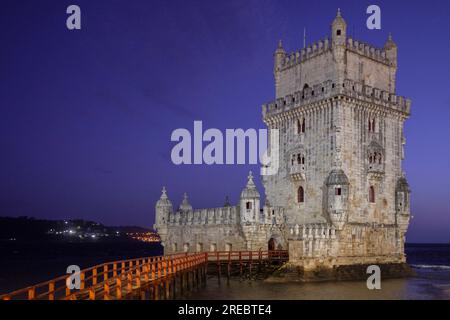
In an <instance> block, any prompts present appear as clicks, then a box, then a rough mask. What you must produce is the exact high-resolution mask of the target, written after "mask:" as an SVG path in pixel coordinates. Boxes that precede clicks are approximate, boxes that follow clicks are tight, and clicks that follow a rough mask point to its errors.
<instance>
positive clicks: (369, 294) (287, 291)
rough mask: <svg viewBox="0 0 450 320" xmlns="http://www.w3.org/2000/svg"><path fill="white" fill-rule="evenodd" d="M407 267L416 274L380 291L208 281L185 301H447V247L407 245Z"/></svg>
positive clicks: (351, 284)
mask: <svg viewBox="0 0 450 320" xmlns="http://www.w3.org/2000/svg"><path fill="white" fill-rule="evenodd" d="M407 254H408V263H409V264H410V265H411V266H412V267H413V269H414V271H415V272H416V273H417V275H416V276H415V277H412V278H408V279H388V280H384V281H383V280H382V282H381V290H368V289H367V287H366V283H365V281H345V282H323V283H288V284H286V283H285V284H274V283H265V282H263V281H259V280H256V281H255V280H254V281H248V280H243V281H240V280H239V279H231V280H230V281H229V282H227V280H226V279H224V278H222V281H221V282H220V283H219V282H218V280H217V278H215V277H210V278H209V279H208V282H207V285H206V287H205V288H203V289H202V290H198V291H196V292H192V293H191V294H189V295H188V296H187V297H186V298H187V299H262V300H264V299H289V300H291V299H450V245H409V246H408V247H407Z"/></svg>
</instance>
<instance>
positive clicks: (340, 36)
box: [331, 9, 347, 45]
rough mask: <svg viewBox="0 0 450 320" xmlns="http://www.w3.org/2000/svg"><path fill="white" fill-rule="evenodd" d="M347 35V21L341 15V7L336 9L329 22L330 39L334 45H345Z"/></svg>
mask: <svg viewBox="0 0 450 320" xmlns="http://www.w3.org/2000/svg"><path fill="white" fill-rule="evenodd" d="M346 37H347V23H346V22H345V20H344V18H342V15H341V9H338V12H337V14H336V18H334V20H333V23H332V24H331V39H332V41H333V44H334V45H345V39H346Z"/></svg>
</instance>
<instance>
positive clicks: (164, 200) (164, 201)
mask: <svg viewBox="0 0 450 320" xmlns="http://www.w3.org/2000/svg"><path fill="white" fill-rule="evenodd" d="M156 206H157V207H170V208H171V207H172V202H170V200H169V197H168V196H167V191H166V187H163V189H162V194H161V197H160V198H159V200H158V201H157V202H156Z"/></svg>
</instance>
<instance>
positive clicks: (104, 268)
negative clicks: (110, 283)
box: [103, 264, 108, 281]
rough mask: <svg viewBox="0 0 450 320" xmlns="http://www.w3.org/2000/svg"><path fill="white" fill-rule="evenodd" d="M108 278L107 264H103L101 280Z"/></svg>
mask: <svg viewBox="0 0 450 320" xmlns="http://www.w3.org/2000/svg"><path fill="white" fill-rule="evenodd" d="M107 280H108V265H107V264H105V265H104V266H103V281H107Z"/></svg>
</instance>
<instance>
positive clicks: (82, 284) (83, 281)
mask: <svg viewBox="0 0 450 320" xmlns="http://www.w3.org/2000/svg"><path fill="white" fill-rule="evenodd" d="M85 285H86V274H85V273H84V271H82V272H81V273H80V290H84V288H85Z"/></svg>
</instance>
